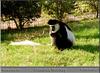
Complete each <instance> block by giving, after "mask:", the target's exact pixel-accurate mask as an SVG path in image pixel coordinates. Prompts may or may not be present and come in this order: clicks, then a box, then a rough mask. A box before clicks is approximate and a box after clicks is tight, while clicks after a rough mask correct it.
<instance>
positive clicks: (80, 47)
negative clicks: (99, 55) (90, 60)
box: [72, 45, 99, 53]
mask: <svg viewBox="0 0 100 73" xmlns="http://www.w3.org/2000/svg"><path fill="white" fill-rule="evenodd" d="M72 49H76V50H84V51H87V52H90V53H95V52H99V46H97V45H75V46H73V47H72Z"/></svg>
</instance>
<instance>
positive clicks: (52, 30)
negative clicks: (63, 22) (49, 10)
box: [49, 24, 60, 37]
mask: <svg viewBox="0 0 100 73" xmlns="http://www.w3.org/2000/svg"><path fill="white" fill-rule="evenodd" d="M49 26H50V35H51V36H52V37H54V36H56V33H57V31H58V30H59V29H60V26H59V24H54V25H49Z"/></svg>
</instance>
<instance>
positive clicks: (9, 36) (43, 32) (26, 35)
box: [1, 25, 49, 42]
mask: <svg viewBox="0 0 100 73" xmlns="http://www.w3.org/2000/svg"><path fill="white" fill-rule="evenodd" d="M48 35H49V27H48V26H47V25H45V26H35V27H29V28H24V29H23V30H18V29H11V30H8V29H6V30H1V42H5V41H15V40H17V39H19V40H26V39H28V40H32V39H35V38H40V37H46V36H48Z"/></svg>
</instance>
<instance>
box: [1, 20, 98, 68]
mask: <svg viewBox="0 0 100 73" xmlns="http://www.w3.org/2000/svg"><path fill="white" fill-rule="evenodd" d="M70 26H71V27H72V30H73V32H74V34H75V37H76V42H75V45H74V46H73V47H72V48H70V49H66V50H64V51H62V52H61V51H58V50H57V49H54V47H53V46H51V45H49V44H50V43H51V41H50V37H49V27H48V26H41V27H34V28H29V29H24V30H23V31H17V30H10V31H4V30H2V34H1V39H2V43H1V49H0V54H1V60H0V65H1V66H99V51H98V45H99V33H98V32H99V29H98V20H97V19H94V20H84V21H80V22H73V23H71V24H70ZM21 40H31V41H34V42H38V43H41V44H42V45H41V46H35V47H33V46H11V45H9V43H10V42H11V41H21Z"/></svg>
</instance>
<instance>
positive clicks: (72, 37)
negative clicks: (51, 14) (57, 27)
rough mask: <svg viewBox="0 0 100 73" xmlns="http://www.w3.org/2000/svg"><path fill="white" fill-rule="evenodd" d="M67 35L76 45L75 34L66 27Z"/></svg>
mask: <svg viewBox="0 0 100 73" xmlns="http://www.w3.org/2000/svg"><path fill="white" fill-rule="evenodd" d="M65 28H66V31H67V34H68V39H69V40H70V41H71V42H73V44H74V43H75V37H74V34H73V33H72V32H71V31H70V30H69V29H68V28H67V27H66V26H65Z"/></svg>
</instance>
